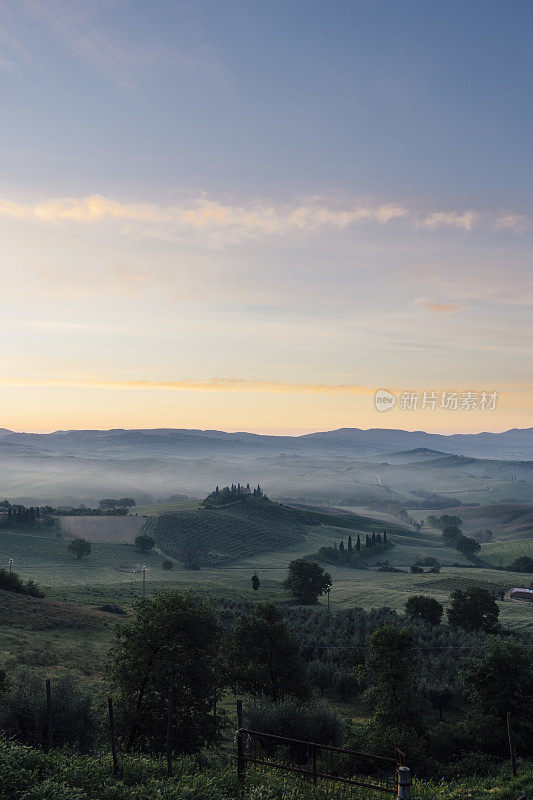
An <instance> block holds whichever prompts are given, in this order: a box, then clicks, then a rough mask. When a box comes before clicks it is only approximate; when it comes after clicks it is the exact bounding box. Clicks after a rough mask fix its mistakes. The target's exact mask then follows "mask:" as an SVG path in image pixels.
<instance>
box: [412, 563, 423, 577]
mask: <svg viewBox="0 0 533 800" xmlns="http://www.w3.org/2000/svg"><path fill="white" fill-rule="evenodd" d="M411 572H412V573H414V574H415V575H419V574H420V573H421V572H424V570H423V568H422V567H419V566H418V564H413V566H412V567H411Z"/></svg>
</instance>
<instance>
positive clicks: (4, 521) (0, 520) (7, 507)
mask: <svg viewBox="0 0 533 800" xmlns="http://www.w3.org/2000/svg"><path fill="white" fill-rule="evenodd" d="M0 506H1V507H2V511H3V513H2V514H0V524H1V525H2V526H3V527H6V528H15V529H18V528H29V529H32V528H42V527H44V519H43V518H41V509H40V508H38V507H37V506H29V507H27V506H23V505H21V504H20V503H14V504H12V503H10V502H9V500H3V501H2V503H1V504H0Z"/></svg>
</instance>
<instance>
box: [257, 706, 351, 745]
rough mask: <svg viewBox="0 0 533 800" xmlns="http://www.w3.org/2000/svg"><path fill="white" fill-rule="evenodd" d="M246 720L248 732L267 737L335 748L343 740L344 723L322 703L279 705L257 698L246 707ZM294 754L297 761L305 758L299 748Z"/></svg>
mask: <svg viewBox="0 0 533 800" xmlns="http://www.w3.org/2000/svg"><path fill="white" fill-rule="evenodd" d="M245 717H246V726H247V727H248V728H251V729H252V730H256V731H257V730H259V731H262V732H264V733H273V734H277V735H278V736H287V737H289V738H290V739H300V740H302V741H306V742H317V743H318V744H328V745H334V746H336V747H338V746H340V745H341V743H342V740H343V734H344V725H343V722H342V720H341V718H340V716H339V715H338V714H337V713H335V711H333V710H332V709H331V707H330V706H329V705H328V703H327V702H325V701H323V700H317V699H315V700H313V702H312V703H307V702H302V701H300V700H297V699H296V698H293V697H288V698H285V699H284V700H281V701H280V702H277V703H276V702H274V701H273V700H269V699H267V698H265V697H262V698H254V699H252V700H250V701H248V703H247V705H246V708H245ZM291 752H292V755H293V756H296V757H298V756H301V755H302V754H301V752H300V750H299V748H293V749H292V751H291Z"/></svg>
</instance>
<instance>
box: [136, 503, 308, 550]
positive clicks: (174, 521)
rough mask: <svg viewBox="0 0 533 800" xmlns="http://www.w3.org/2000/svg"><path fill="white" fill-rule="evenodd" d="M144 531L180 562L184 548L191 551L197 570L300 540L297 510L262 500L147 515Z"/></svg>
mask: <svg viewBox="0 0 533 800" xmlns="http://www.w3.org/2000/svg"><path fill="white" fill-rule="evenodd" d="M146 532H147V533H150V534H151V535H152V536H153V537H154V538H155V540H156V543H157V545H158V546H159V547H160V548H161V550H163V551H164V552H165V553H168V554H169V555H170V556H171V557H176V558H178V559H179V560H180V561H183V560H186V559H185V557H184V551H185V550H192V549H194V553H195V556H194V560H195V561H198V562H199V563H200V564H201V565H202V566H205V565H211V566H214V565H216V564H223V563H226V562H231V561H236V560H238V559H240V558H242V557H243V556H246V555H252V554H253V553H257V552H267V551H269V550H274V549H279V548H281V547H287V546H290V545H291V544H293V543H296V542H299V541H303V540H305V536H306V529H305V527H304V525H303V519H302V515H301V514H300V513H299V512H298V511H295V510H294V509H291V508H287V507H286V506H283V505H281V504H279V503H273V502H272V501H270V500H267V499H266V498H247V499H245V500H242V501H238V502H235V503H230V504H228V505H227V506H222V507H218V508H207V509H200V510H198V511H188V510H182V511H179V512H176V513H173V514H163V515H161V516H159V517H151V518H149V520H148V523H147V526H146Z"/></svg>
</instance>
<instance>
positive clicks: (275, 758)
mask: <svg viewBox="0 0 533 800" xmlns="http://www.w3.org/2000/svg"><path fill="white" fill-rule="evenodd" d="M236 741H237V774H238V777H239V780H240V781H244V778H245V775H246V765H247V764H258V765H261V766H264V767H271V768H273V769H279V770H284V771H286V772H292V773H294V774H296V775H302V776H304V777H307V778H309V779H310V780H312V781H313V784H314V785H315V786H316V785H317V782H318V780H319V779H321V780H325V781H335V782H338V783H343V784H348V785H350V786H357V787H361V788H364V789H367V790H372V792H371V795H372V796H373V795H374V794H378V795H381V794H391V795H394V796H395V797H398V796H401V795H400V792H399V789H398V786H399V784H398V778H399V775H400V772H404V771H405V772H408V770H405V755H404V754H403V753H402V752H401V750H398V749H395V751H394V757H393V758H386V757H384V756H376V755H372V754H371V753H362V752H359V751H357V750H346V749H344V748H341V747H331V746H329V745H324V744H318V743H317V742H307V741H302V740H300V739H290V738H288V737H286V736H277V735H274V734H271V733H263V732H261V731H253V730H249V729H248V728H239V730H238V731H237V736H236ZM400 768H404V770H401V771H400ZM402 783H403V780H402ZM369 793H370V792H369ZM404 796H405V797H407V796H408V795H407V794H405V795H404Z"/></svg>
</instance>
